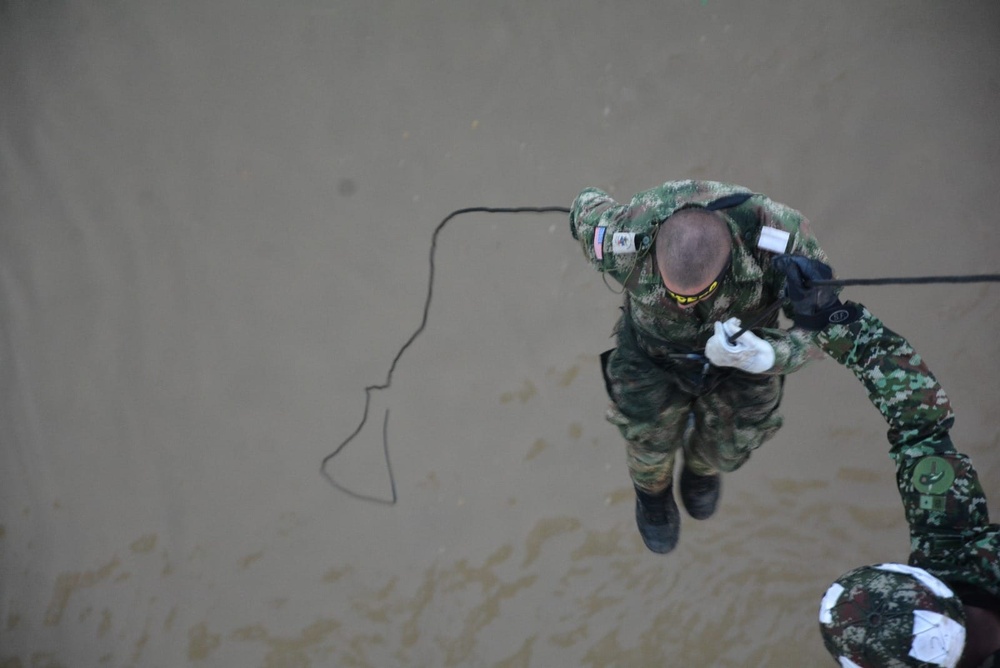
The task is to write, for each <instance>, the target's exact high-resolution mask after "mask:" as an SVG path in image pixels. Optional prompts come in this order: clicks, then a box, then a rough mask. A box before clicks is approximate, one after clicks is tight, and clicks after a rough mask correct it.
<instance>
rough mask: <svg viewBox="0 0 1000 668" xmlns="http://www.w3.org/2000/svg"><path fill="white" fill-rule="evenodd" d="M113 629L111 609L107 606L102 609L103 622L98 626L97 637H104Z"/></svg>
mask: <svg viewBox="0 0 1000 668" xmlns="http://www.w3.org/2000/svg"><path fill="white" fill-rule="evenodd" d="M110 630H111V611H110V610H108V609H107V608H104V610H102V611H101V623H100V624H99V625H98V627H97V637H98V638H103V637H104V636H106V635H107V634H108V631H110Z"/></svg>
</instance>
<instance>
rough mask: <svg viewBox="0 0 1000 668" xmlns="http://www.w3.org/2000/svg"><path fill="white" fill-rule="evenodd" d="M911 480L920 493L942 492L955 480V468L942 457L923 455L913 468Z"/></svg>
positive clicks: (949, 487)
mask: <svg viewBox="0 0 1000 668" xmlns="http://www.w3.org/2000/svg"><path fill="white" fill-rule="evenodd" d="M911 480H912V482H913V487H914V488H915V489H916V490H917V491H918V492H920V493H921V494H944V493H946V492H947V491H948V490H949V489H951V483H953V482H954V481H955V469H954V467H952V465H951V462H949V461H948V460H947V459H945V458H943V457H924V458H923V459H921V460H920V461H919V462H917V465H916V467H915V468H914V469H913V478H912V479H911Z"/></svg>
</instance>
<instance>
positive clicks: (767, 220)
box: [570, 181, 826, 493]
mask: <svg viewBox="0 0 1000 668" xmlns="http://www.w3.org/2000/svg"><path fill="white" fill-rule="evenodd" d="M687 207H704V208H708V209H711V210H713V211H715V212H716V213H717V214H718V215H719V216H721V218H722V219H723V220H724V221H725V222H726V224H727V225H728V226H729V230H730V232H731V233H732V240H733V253H732V265H731V268H730V270H729V272H728V273H727V275H726V277H725V278H724V280H723V282H722V284H721V285H720V287H719V288H718V290H717V291H716V292H715V293H714V294H713V295H712V296H711V297H710V298H708V299H706V300H703V301H701V302H698V303H697V304H696V305H695V306H694V307H693V308H689V309H682V308H680V307H679V306H678V305H677V304H676V302H674V300H673V299H671V298H670V297H669V296H667V294H666V292H665V288H664V285H663V282H662V280H661V278H660V275H659V272H658V271H657V270H656V267H655V264H654V258H653V253H652V252H650V249H651V248H652V244H653V241H654V239H655V235H656V231H657V229H658V226H659V224H660V223H662V222H663V221H664V220H665V219H666V218H667V217H668V216H670V215H671V214H673V213H674V212H675V211H678V210H679V209H682V208H687ZM764 226H767V227H772V228H777V229H780V230H785V231H787V232H788V233H789V234H790V238H789V241H788V245H787V248H786V252H789V253H797V254H800V255H805V256H807V257H810V258H814V259H817V260H820V261H823V262H825V261H826V255H825V254H824V253H823V251H822V250H821V249H820V248H819V245H818V244H817V242H816V239H815V238H814V237H813V236H812V234H811V233H810V231H809V226H808V221H806V219H805V218H804V217H803V216H802V215H801V214H800V213H798V212H797V211H795V210H793V209H790V208H788V207H786V206H784V205H782V204H778V203H777V202H773V201H771V200H770V199H768V198H767V197H765V196H763V195H760V194H756V193H753V192H752V191H750V190H747V189H746V188H742V187H740V186H734V185H727V184H723V183H716V182H712V181H674V182H668V183H665V184H663V185H662V186H659V187H657V188H653V189H651V190H647V191H645V192H641V193H639V194H637V195H636V196H635V197H633V198H632V200H631V201H630V202H629V203H628V204H625V205H621V204H618V203H617V202H615V201H614V200H613V199H611V197H610V196H608V195H607V194H606V193H604V192H602V191H600V190H597V189H596V188H588V189H586V190H584V191H583V192H581V193H580V195H579V196H578V197H577V198H576V200H575V201H574V202H573V207H572V211H571V213H570V228H571V231H572V233H573V236H574V238H576V239H578V240H579V241H580V243H581V244H582V246H583V250H584V254H585V255H586V257H587V259H588V260H590V262H591V263H592V264H593V265H594V266H595V267H596V268H597V269H598V270H599V271H601V272H603V273H605V274H607V275H610V276H611V277H612V278H614V279H615V280H616V281H617V282H618V283H619V284H621V285H622V286H623V287H624V291H625V293H626V297H625V305H624V307H623V315H622V317H621V319H620V320H619V321H618V324H617V326H616V328H615V331H616V333H617V348H615V349H614V350H612V351H608V353H605V355H604V356H603V361H604V372H605V380H606V384H607V389H608V394H609V396H610V397H611V400H612V406H611V408H610V409H609V411H608V415H607V418H608V420H609V421H610V422H611V423H612V424H614V425H616V426H617V427H618V429H619V430H620V431H621V433H622V435H623V436H624V437H625V441H626V443H627V459H628V466H629V473H630V474H631V476H632V480H633V482H634V483H635V484H636V485H637V486H638V487H640V488H642V489H643V490H645V491H647V492H651V493H656V492H659V491H660V490H662V489H663V488H665V487H666V486H667V485H668V484H669V482H670V481H671V475H672V471H673V460H674V457H675V454H676V452H677V449H678V448H679V447H681V445H683V447H684V450H685V460H686V461H685V464H686V466H687V467H688V468H689V469H691V470H692V471H693V472H694V473H697V474H699V475H707V474H710V473H716V472H719V471H733V470H735V469H737V468H739V467H740V466H741V465H742V464H743V463H744V462H745V461H746V460H747V458H748V457H749V456H750V453H751V451H752V450H754V449H756V448H757V447H759V446H760V445H761V443H763V442H764V441H766V440H767V439H769V438H771V437H772V436H773V435H774V434H775V432H777V430H778V428H779V427H780V426H781V422H782V418H781V416H780V415H779V413H778V405H779V404H780V402H781V394H782V385H783V380H784V376H785V374H787V373H790V372H792V371H795V370H796V369H798V368H800V367H801V366H803V365H804V364H805V363H806V362H807V361H809V360H810V359H813V358H816V357H820V356H822V353H820V352H819V351H818V349H817V348H816V347H815V344H814V343H813V341H812V339H811V335H810V333H809V332H807V331H805V330H801V329H792V330H790V331H785V330H782V329H778V328H777V318H778V315H777V312H774V314H773V316H771V317H770V318H768V320H767V321H766V322H765V323H763V325H764V326H762V327H759V328H756V329H755V330H754V333H755V334H757V335H758V336H760V337H761V338H763V339H764V340H766V341H767V342H768V343H770V344H771V345H772V346H773V347H774V351H775V364H774V366H773V367H772V368H771V369H770V370H769V371H767V372H766V374H763V375H751V374H747V373H744V372H742V371H738V370H736V369H729V368H725V369H723V368H716V367H708V366H707V365H706V360H705V359H704V358H703V357H701V353H703V351H704V349H705V342H706V341H707V340H708V339H709V338H710V337H711V336H712V334H713V331H714V330H713V326H714V323H715V322H716V321H725V320H727V319H728V318H730V317H733V316H736V317H739V318H740V319H741V320H742V321H743V323H744V324H750V323H754V322H756V321H757V320H758V319H759V318H760V317H761V316H762V314H763V313H764V312H765V311H766V310H767V308H768V307H770V306H772V305H773V304H774V303H775V302H776V301H777V300H778V299H779V298H780V293H781V290H782V286H783V285H784V280H785V276H784V274H783V273H781V272H778V271H777V270H776V269H774V268H772V266H771V257H772V254H771V253H770V252H769V251H764V250H760V249H758V248H757V240H758V238H759V236H760V231H761V228H762V227H764ZM615 232H631V233H635V234H637V237H636V239H637V240H638V241H639V245H640V251H639V252H638V253H623V254H615V253H614V252H613V248H612V244H613V243H614V242H613V234H614V233H615ZM595 235H596V236H595ZM595 238H596V239H597V243H596V244H595ZM643 241H644V243H643ZM788 314H789V312H787V311H786V315H788ZM685 354H687V355H690V356H691V358H692V359H681V358H680V356H683V355H685ZM689 413H692V414H693V415H694V429H693V430H692V432H691V434H690V437H689V438H688V440H687V442H685V440H684V431H685V427H686V425H687V422H688V414H689Z"/></svg>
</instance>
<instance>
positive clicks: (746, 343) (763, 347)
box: [705, 318, 774, 373]
mask: <svg viewBox="0 0 1000 668" xmlns="http://www.w3.org/2000/svg"><path fill="white" fill-rule="evenodd" d="M738 331H740V319H739V318H730V319H729V320H727V321H726V322H724V323H723V322H717V323H715V334H713V335H712V338H710V339H709V340H708V342H707V343H706V344H705V357H707V358H708V361H709V362H711V363H712V364H714V365H715V366H730V367H734V368H736V369H739V370H740V371H746V372H747V373H763V372H765V371H767V370H768V369H770V368H771V367H772V366H774V348H773V347H772V346H771V344H770V343H768V342H767V341H765V340H764V339H762V338H760V337H759V336H757V335H756V334H754V333H753V332H743V334H742V335H740V337H739V338H738V339H736V340H735V341H733V342H732V343H730V342H729V338H730V337H731V336H732V335H733V334H735V333H736V332H738Z"/></svg>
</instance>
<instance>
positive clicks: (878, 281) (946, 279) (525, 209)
mask: <svg viewBox="0 0 1000 668" xmlns="http://www.w3.org/2000/svg"><path fill="white" fill-rule="evenodd" d="M466 213H561V214H569V213H570V210H569V209H568V208H566V207H562V206H542V207H531V206H519V207H486V206H473V207H468V208H465V209H457V210H455V211H452V212H451V213H449V214H448V215H447V216H445V217H444V220H442V221H441V222H440V223H438V225H437V227H435V228H434V233H433V234H432V235H431V249H430V275H429V277H428V280H427V298H426V300H425V301H424V310H423V317H422V318H421V320H420V326H419V327H417V329H416V330H415V331H414V332H413V334H411V335H410V338H409V339H407V340H406V343H404V344H403V346H402V347H401V348H400V349H399V352H397V353H396V355H395V357H393V358H392V364H390V365H389V372H388V373H387V374H386V377H385V382H384V383H381V384H378V385H369V386H367V387H366V388H365V409H364V412H363V413H362V415H361V422H360V423H359V424H358V426H357V428H356V429H355V430H354V431H353V432H352V433H351V435H350V436H348V437H347V438H346V439H344V441H343V442H341V443H340V445H338V446H337V447H336V448H335V449H334V450H333V452H331V453H330V454H328V455H327V456H326V457H324V458H323V460H322V462H321V463H320V473H322V475H323V477H325V478H326V479H327V481H328V482H329V483H330V484H331V485H332V486H333V487H335V488H336V489H339V490H340V491H342V492H344V493H346V494H348V495H350V496H353V497H354V498H356V499H361V500H362V501H371V502H374V503H381V504H384V505H389V506H391V505H395V503H396V501H397V499H398V496H397V493H396V478H395V476H394V475H393V472H392V461H391V459H390V457H389V440H388V430H389V409H386V411H385V417H384V418H383V421H382V453H383V456H384V458H385V466H386V471H387V472H388V474H389V488H390V490H391V492H392V496H391V498H388V499H387V498H384V497H378V496H372V495H368V494H362V493H360V492H355V491H354V490H352V489H349V488H347V487H345V486H344V485H342V484H340V483H338V482H337V481H336V480H334V479H333V476H332V475H331V473H330V472H329V471H327V466H328V465H329V463H330V461H331V460H332V459H333V458H334V457H336V456H337V455H338V454H340V453H341V451H343V449H344V448H346V447H347V445H348V444H349V443H350V442H351V441H353V440H354V438H355V437H356V436H357V435H358V434H359V433H360V432H361V430H362V429H363V428H364V426H365V423H366V422H367V421H368V410H369V408H370V407H371V398H372V392H374V391H376V390H384V389H387V388H388V387H389V386H390V385H392V374H393V373H394V372H395V370H396V364H398V363H399V359H400V358H401V357H402V356H403V353H404V352H405V351H406V349H407V348H409V347H410V346H411V345H412V344H413V342H414V341H415V340H416V338H417V337H418V336H420V334H421V333H423V331H424V328H425V327H427V317H428V314H429V313H430V308H431V298H432V297H433V296H434V255H435V253H436V252H437V240H438V235H439V234H440V233H441V231H442V230H443V229H444V227H445V225H447V224H448V221H450V220H451V219H452V218H455V217H456V216H460V215H463V214H466ZM998 281H1000V274H982V275H972V276H916V277H911V278H849V279H826V280H813V281H810V282H808V283H807V285H806V287H809V286H810V285H845V286H846V285H903V284H915V283H986V282H998ZM783 303H784V300H783V299H779V300H778V301H776V302H775V303H774V304H772V305H771V306H769V307H768V309H767V311H765V313H763V314H762V315H761V317H760V318H758V319H757V321H755V322H753V323H751V324H750V325H748V326H746V327H744V328H742V329H741V330H740V331H739V332H737V333H736V334H734V335H733V336H732V337H730V342H732V341H735V340H736V339H737V338H739V337H740V336H741V335H742V334H743V333H744V332H747V331H749V330H750V329H752V328H754V327H756V326H758V325H759V324H761V323H763V322H764V321H766V320H767V319H768V318H770V317H771V315H772V314H773V313H774V312H775V311H776V310H777V309H778V308H779V307H780V306H781V305H782V304H783Z"/></svg>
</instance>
